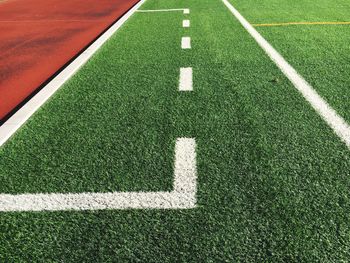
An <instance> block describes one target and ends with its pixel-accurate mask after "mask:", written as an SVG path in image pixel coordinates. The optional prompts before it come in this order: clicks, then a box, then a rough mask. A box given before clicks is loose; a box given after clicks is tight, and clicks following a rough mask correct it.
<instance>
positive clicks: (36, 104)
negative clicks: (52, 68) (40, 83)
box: [0, 0, 146, 147]
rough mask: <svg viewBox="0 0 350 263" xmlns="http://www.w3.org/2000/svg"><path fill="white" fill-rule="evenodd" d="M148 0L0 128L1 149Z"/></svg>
mask: <svg viewBox="0 0 350 263" xmlns="http://www.w3.org/2000/svg"><path fill="white" fill-rule="evenodd" d="M145 1H146V0H141V1H140V2H138V3H137V4H136V5H135V6H134V7H133V8H131V9H130V10H129V11H128V12H127V13H126V14H125V15H123V16H122V17H121V18H120V19H119V20H118V21H117V22H116V23H114V24H113V26H112V27H110V28H109V29H108V30H107V31H106V32H105V33H104V34H103V35H102V36H100V37H99V38H98V39H97V40H96V41H95V42H93V43H92V44H91V45H90V46H89V47H88V48H87V49H86V50H85V51H84V52H83V53H82V54H81V55H79V56H78V57H77V58H76V59H75V60H73V62H71V63H70V64H69V65H68V66H67V67H66V68H65V69H64V70H63V71H62V72H61V73H60V74H58V75H57V76H56V77H55V78H54V79H53V80H51V81H50V82H49V83H48V84H47V85H46V86H45V87H43V88H42V89H41V90H40V91H39V92H38V93H37V94H36V95H35V96H34V97H33V98H32V99H30V100H29V101H28V102H27V103H26V104H25V105H24V106H23V107H22V108H21V109H19V110H18V111H17V112H16V113H15V114H14V115H12V117H10V118H9V119H8V120H7V121H6V122H5V123H4V124H3V125H1V126H0V147H1V146H2V145H3V144H4V143H5V142H6V141H7V140H8V139H9V138H10V137H11V136H12V135H13V134H14V133H15V132H16V131H17V130H18V129H19V128H20V127H21V126H22V125H23V124H24V123H25V122H26V121H27V120H28V119H29V118H30V116H32V115H33V114H34V112H36V111H37V110H38V109H39V108H40V107H41V106H42V105H43V104H44V103H45V102H46V101H47V100H48V99H49V98H50V97H51V96H52V95H53V94H54V93H55V92H56V91H57V90H58V89H59V88H60V87H61V86H62V85H63V84H64V83H65V82H66V81H67V80H68V79H69V78H71V77H72V76H73V75H74V74H75V73H76V72H77V71H78V69H79V68H80V67H81V66H83V65H84V64H85V63H86V62H87V61H88V60H89V59H90V58H91V57H92V55H93V54H95V52H96V51H97V50H98V49H99V48H100V47H101V46H102V45H103V44H104V43H105V42H106V41H107V40H108V39H109V38H110V37H111V36H112V35H113V34H114V33H115V32H116V31H117V30H118V29H119V28H120V27H121V26H122V25H123V24H124V23H125V22H126V21H127V20H128V19H129V18H130V17H131V16H132V15H133V14H134V13H135V12H136V11H137V9H138V8H139V7H140V6H141V5H142V4H143V3H144V2H145Z"/></svg>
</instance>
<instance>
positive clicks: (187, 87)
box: [179, 68, 193, 91]
mask: <svg viewBox="0 0 350 263" xmlns="http://www.w3.org/2000/svg"><path fill="white" fill-rule="evenodd" d="M179 90H180V91H192V90H193V80H192V68H180V83H179Z"/></svg>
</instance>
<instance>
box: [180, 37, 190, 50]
mask: <svg viewBox="0 0 350 263" xmlns="http://www.w3.org/2000/svg"><path fill="white" fill-rule="evenodd" d="M181 48H182V49H190V48H191V38H190V37H183V38H182V39H181Z"/></svg>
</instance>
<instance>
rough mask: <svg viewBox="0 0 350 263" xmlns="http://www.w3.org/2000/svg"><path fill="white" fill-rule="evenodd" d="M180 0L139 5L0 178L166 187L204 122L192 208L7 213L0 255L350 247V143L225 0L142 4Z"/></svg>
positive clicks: (188, 254)
mask: <svg viewBox="0 0 350 263" xmlns="http://www.w3.org/2000/svg"><path fill="white" fill-rule="evenodd" d="M233 2H236V3H237V6H236V7H237V8H238V9H239V10H240V5H242V6H243V5H245V10H243V9H244V8H242V10H243V11H244V12H243V14H244V15H245V13H246V12H248V11H249V10H248V9H249V8H248V6H247V3H243V2H244V1H240V2H239V3H238V1H233ZM265 2H266V1H265ZM299 2H302V1H299ZM305 2H307V1H305ZM338 2H340V1H338ZM286 3H287V2H286ZM344 3H345V1H344ZM254 5H256V4H255V3H253V2H252V1H250V6H254ZM181 7H186V8H190V10H191V13H190V14H189V15H184V14H182V12H174V13H171V12H167V13H136V14H135V15H134V16H133V17H132V18H131V19H130V20H129V21H128V22H127V24H126V25H125V26H123V28H122V29H121V30H120V31H119V32H118V33H117V34H116V35H115V36H114V37H113V38H112V39H111V40H110V41H109V42H108V43H107V44H106V45H105V46H104V47H103V48H102V49H101V50H100V51H99V52H98V53H97V54H96V55H95V56H94V58H93V59H92V60H91V61H90V62H89V63H88V64H87V65H86V66H84V67H83V68H82V69H81V70H80V71H79V72H78V74H77V75H76V76H74V77H73V78H72V79H71V80H70V81H69V82H68V83H67V84H66V85H65V86H64V87H63V88H62V89H61V90H59V91H58V92H57V93H56V94H55V95H54V96H53V98H52V99H51V100H50V101H49V102H48V103H47V104H46V105H44V107H42V108H41V109H40V110H39V111H38V112H37V113H36V114H35V116H33V117H32V118H31V120H30V121H29V122H28V123H27V124H26V125H25V126H24V127H23V128H22V129H21V130H20V131H19V132H18V133H17V134H16V135H15V136H14V137H13V138H12V139H11V140H10V141H9V142H8V143H7V144H6V145H5V146H3V147H2V148H1V149H0V192H2V193H27V192H31V193H37V192H83V191H84V192H85V191H95V192H108V191H112V190H113V191H161V190H170V189H171V187H172V180H173V154H174V144H175V140H176V138H178V137H193V138H196V142H197V164H198V167H197V168H198V192H197V200H198V204H197V208H195V209H190V210H125V211H120V210H114V211H83V212H77V211H75V212H74V211H65V212H32V213H30V212H26V213H22V212H21V213H0V262H1V261H2V262H346V261H348V259H349V257H350V228H349V222H350V213H349V211H350V193H349V188H350V152H349V149H348V148H347V147H346V146H345V145H344V144H343V143H342V142H341V141H340V140H339V138H338V137H337V136H336V135H334V133H333V131H332V130H331V129H330V128H329V127H328V126H327V125H326V123H325V122H324V121H323V120H322V119H321V118H320V117H319V116H318V115H317V114H316V113H315V112H314V110H313V109H312V108H311V106H310V105H309V104H308V103H307V102H306V101H305V100H304V99H303V97H302V96H301V95H300V94H299V93H298V92H297V91H296V89H295V88H294V87H293V86H292V85H291V84H290V83H289V81H288V80H287V79H286V78H285V77H284V75H283V74H282V73H281V72H280V71H279V70H278V69H277V67H276V66H275V65H274V64H273V63H272V62H271V61H270V59H269V58H268V57H267V55H265V53H264V52H263V51H262V50H261V49H260V48H259V46H258V45H257V44H256V43H255V41H254V40H253V39H252V38H251V37H250V36H249V35H248V33H247V32H246V31H245V30H244V29H243V28H242V27H241V26H240V24H239V23H238V21H236V19H235V18H234V17H233V16H232V14H231V13H230V12H229V11H228V10H227V9H226V7H225V6H224V5H223V3H222V2H221V1H220V0H202V1H195V0H186V1H184V0H167V1H160V0H148V1H147V2H146V3H145V4H144V5H143V6H142V8H143V9H161V8H181ZM262 10H263V9H262ZM302 11H303V10H301V11H300V12H302ZM315 13H317V11H315ZM183 19H190V20H191V27H190V28H188V29H184V28H182V20H183ZM249 20H250V21H251V22H252V17H249ZM263 22H265V21H263ZM264 33H265V29H264ZM182 36H190V37H191V39H192V49H191V50H181V48H180V43H181V37H182ZM341 37H342V36H339V38H341ZM298 44H299V43H294V45H298ZM188 66H192V67H193V72H194V91H193V92H179V91H178V90H177V82H178V77H179V68H180V67H188ZM324 70H326V69H324ZM321 77H324V76H320V78H321ZM344 107H345V106H344Z"/></svg>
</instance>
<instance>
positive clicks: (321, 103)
mask: <svg viewBox="0 0 350 263" xmlns="http://www.w3.org/2000/svg"><path fill="white" fill-rule="evenodd" d="M222 1H223V3H224V4H225V5H226V7H227V8H228V9H229V10H230V11H231V13H232V14H233V15H234V16H235V17H236V18H237V20H238V21H239V22H240V23H241V24H242V26H243V27H244V28H245V29H246V30H247V31H248V32H249V34H250V35H251V36H252V37H253V38H254V39H255V41H256V42H257V43H258V44H259V46H260V47H261V48H262V49H263V50H264V51H265V52H266V53H267V55H268V56H269V57H270V58H271V60H272V61H273V62H274V63H275V64H276V65H277V66H278V67H279V69H280V70H281V71H282V72H283V73H284V74H285V75H286V77H287V78H288V79H289V80H290V81H291V82H292V83H293V85H294V87H295V88H296V89H297V90H298V91H299V92H300V93H301V94H302V95H303V96H304V98H305V99H306V100H307V101H308V102H309V103H310V104H311V106H312V107H313V108H314V109H315V111H316V112H317V113H318V114H319V115H320V116H321V117H322V118H323V119H324V120H325V121H326V123H327V124H328V125H329V126H330V127H331V128H332V129H333V131H334V132H335V134H337V135H338V137H339V138H340V139H341V140H342V141H343V142H344V143H345V144H346V145H347V146H348V148H350V126H349V124H347V123H346V121H345V120H344V119H343V118H342V117H341V116H339V115H338V114H337V112H336V111H335V110H334V109H333V108H332V107H331V106H330V105H329V104H328V103H327V102H326V101H325V100H324V99H323V98H322V97H321V96H320V95H319V94H318V93H317V92H316V91H315V90H314V89H313V88H312V87H311V85H310V84H309V83H308V82H307V81H306V80H305V79H304V78H303V77H302V76H300V75H299V74H298V72H297V71H296V70H295V69H294V68H293V67H292V66H291V65H290V64H289V63H288V62H287V61H286V60H285V59H284V58H283V57H282V55H280V54H279V53H278V52H277V51H276V50H275V49H274V48H273V47H272V46H271V45H270V43H268V42H267V41H266V40H265V38H264V37H263V36H261V35H260V34H259V32H258V31H256V29H255V28H254V27H253V26H252V25H251V24H249V22H248V21H247V20H246V19H245V18H244V17H243V16H242V15H241V14H240V13H239V12H238V11H237V10H236V9H235V8H234V7H233V6H232V5H231V4H230V3H229V2H228V1H227V0H222Z"/></svg>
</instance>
